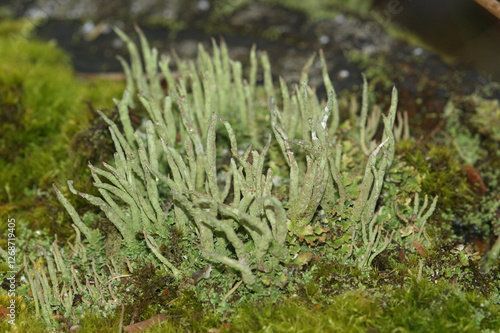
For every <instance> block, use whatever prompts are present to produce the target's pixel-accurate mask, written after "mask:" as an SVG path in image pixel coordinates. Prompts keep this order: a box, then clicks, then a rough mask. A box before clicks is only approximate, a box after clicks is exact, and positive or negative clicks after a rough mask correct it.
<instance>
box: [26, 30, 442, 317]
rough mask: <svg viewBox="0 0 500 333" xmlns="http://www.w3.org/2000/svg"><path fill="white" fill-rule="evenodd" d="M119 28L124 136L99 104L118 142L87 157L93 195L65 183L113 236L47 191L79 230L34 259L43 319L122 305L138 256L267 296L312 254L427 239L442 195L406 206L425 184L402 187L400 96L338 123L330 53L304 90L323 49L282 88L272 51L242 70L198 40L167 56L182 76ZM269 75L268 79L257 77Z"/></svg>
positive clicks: (350, 255)
mask: <svg viewBox="0 0 500 333" xmlns="http://www.w3.org/2000/svg"><path fill="white" fill-rule="evenodd" d="M116 32H117V33H118V35H119V36H120V37H121V38H122V39H123V40H124V41H125V42H126V44H127V47H128V49H129V52H130V55H131V65H129V64H128V63H127V62H126V61H125V60H124V59H121V58H120V61H121V63H122V65H123V67H124V71H125V73H126V75H127V89H126V90H125V92H124V94H123V98H122V99H121V100H120V101H116V104H117V108H118V111H119V115H120V122H121V126H122V128H123V131H121V130H120V129H119V128H118V126H117V124H116V123H115V122H113V121H112V120H110V119H109V118H108V117H107V116H106V115H104V113H102V112H101V113H100V115H101V117H102V118H103V119H104V120H105V122H106V123H107V124H108V125H109V131H110V135H111V137H112V140H113V142H114V145H115V149H116V153H115V154H114V161H113V162H112V163H109V164H108V163H103V164H102V166H94V165H92V164H89V168H90V170H91V174H92V178H93V180H94V186H95V188H97V190H98V192H99V193H100V196H94V195H91V194H88V193H83V192H80V191H78V190H77V189H75V188H74V186H73V182H72V181H68V187H69V190H70V191H71V192H72V193H73V194H76V195H79V196H81V197H83V198H84V199H86V200H87V201H88V202H90V203H91V204H93V205H95V206H98V207H99V208H100V209H101V211H102V213H103V214H104V215H105V216H106V218H107V219H108V220H109V221H110V222H111V224H112V225H113V226H114V227H115V230H117V233H116V234H117V235H119V237H118V239H116V238H112V237H110V235H109V234H108V235H107V234H105V233H104V232H103V231H102V230H99V229H92V228H90V227H89V226H88V223H86V221H85V218H84V219H83V220H82V218H81V217H80V216H79V214H78V213H77V211H76V209H75V208H74V207H73V205H72V204H71V203H70V202H69V201H68V200H67V198H66V197H65V196H64V195H63V194H62V193H61V192H60V190H59V189H58V187H60V185H57V186H56V185H54V189H55V191H56V193H57V196H58V198H59V200H60V202H61V203H62V205H63V206H64V207H65V208H66V210H67V212H68V213H69V215H70V217H71V219H72V221H73V223H74V228H75V230H76V233H77V238H76V240H75V242H74V244H72V245H71V248H72V254H71V259H69V258H65V256H66V255H67V254H65V253H64V252H62V251H59V250H58V246H57V243H54V245H53V247H52V249H51V251H50V252H49V251H45V252H44V253H43V255H44V258H45V262H46V265H47V266H46V267H47V268H46V269H44V268H43V267H42V268H40V267H39V268H38V269H33V268H30V267H31V265H30V264H29V263H28V262H27V261H26V262H25V267H26V274H27V276H28V277H29V279H30V285H31V286H32V288H33V290H34V293H33V297H34V300H35V305H36V309H37V313H40V314H41V315H42V316H44V317H45V318H46V319H47V320H50V313H51V309H52V304H54V303H58V304H61V305H62V306H63V308H64V310H63V312H64V313H65V314H66V315H67V316H70V315H72V316H75V314H76V313H78V312H80V313H81V312H82V311H84V309H85V307H84V305H81V306H79V307H76V308H75V307H73V306H72V300H73V298H74V295H83V297H84V298H85V299H86V300H87V301H88V302H87V304H92V305H91V306H93V307H96V309H98V310H99V311H106V309H110V308H113V307H114V306H115V305H116V304H117V303H118V302H119V301H118V297H117V296H116V295H115V293H116V290H115V288H116V283H117V282H118V280H119V279H120V277H121V276H125V275H128V274H131V273H133V272H134V270H136V269H137V268H138V266H137V265H138V262H139V261H142V260H145V261H147V262H148V261H149V262H154V263H156V264H159V265H163V266H164V267H165V269H166V271H168V272H169V274H171V275H172V276H173V277H174V278H176V279H178V280H182V279H184V278H185V277H186V276H195V280H196V282H197V281H199V280H200V279H210V278H211V274H212V276H214V275H215V276H218V277H219V279H221V280H222V281H223V282H222V283H223V284H224V285H228V286H229V284H230V283H231V282H230V281H233V280H234V278H235V277H236V278H237V279H241V281H242V282H244V285H245V287H246V288H247V289H248V290H249V291H251V292H257V293H259V292H262V291H263V290H264V289H265V288H267V287H269V286H273V287H277V288H281V287H283V286H285V285H286V284H287V283H288V282H289V281H290V279H292V278H293V271H294V268H293V267H295V266H298V267H300V266H302V265H304V264H305V263H307V262H308V261H309V260H311V258H312V257H313V255H314V253H315V251H316V252H318V251H319V252H321V253H322V254H323V255H326V256H328V258H335V259H336V260H338V261H340V262H343V263H344V264H349V265H354V266H356V267H358V268H360V269H369V267H370V266H371V263H372V262H373V260H374V259H375V258H376V257H377V256H378V255H379V254H380V253H382V252H383V251H384V250H385V249H387V248H388V246H390V244H391V243H404V242H410V243H416V244H418V245H419V246H420V247H423V246H429V245H430V240H429V238H428V237H427V234H426V221H427V220H428V219H429V217H430V215H431V214H432V212H433V210H434V209H435V207H436V203H437V197H436V198H434V200H432V202H431V200H428V198H427V196H425V197H424V201H423V204H421V202H420V200H419V197H418V195H416V196H415V197H414V199H413V200H411V197H410V193H409V192H411V190H414V191H418V181H416V183H412V184H408V182H407V180H406V179H404V180H403V179H401V178H400V179H399V180H398V177H401V174H402V173H406V172H411V170H409V169H408V167H407V166H406V165H405V164H404V163H403V162H401V161H397V162H394V158H395V143H396V140H401V139H402V137H403V136H404V135H403V133H406V135H407V133H408V131H407V128H406V130H405V126H406V127H407V126H408V125H407V124H405V123H404V122H403V121H402V120H401V121H400V122H399V123H398V124H397V125H395V119H396V107H397V92H396V89H393V91H392V99H391V105H390V108H389V110H388V112H387V115H385V114H382V112H380V109H379V108H378V107H376V106H375V107H373V111H372V112H369V111H370V109H371V108H370V105H369V98H368V95H369V93H368V89H367V83H366V81H365V83H364V89H363V94H362V103H361V112H360V115H359V116H358V115H357V114H356V111H357V110H356V109H357V107H356V103H355V102H352V103H351V106H350V110H351V114H350V120H349V121H346V122H344V123H341V121H340V120H341V114H340V112H341V111H340V109H341V107H340V106H339V103H338V101H337V96H336V93H335V90H334V89H333V86H332V84H331V81H330V79H329V77H328V73H327V70H326V65H325V63H324V58H323V55H322V54H320V61H321V64H322V66H323V78H324V84H325V86H326V88H327V91H329V93H328V99H327V101H326V103H325V101H320V100H319V99H318V97H317V96H316V94H315V91H314V89H312V88H311V87H309V86H307V83H306V82H307V72H308V68H309V67H310V66H311V64H312V63H313V61H314V56H313V57H311V59H310V61H309V62H308V63H307V64H306V65H305V67H304V70H303V74H302V78H301V81H302V84H301V85H299V86H296V87H295V88H294V89H292V90H291V91H289V89H288V86H287V84H286V83H285V82H284V81H283V80H280V89H275V87H274V85H273V81H272V77H271V70H270V65H269V60H268V59H267V56H266V54H265V53H261V58H260V62H261V63H262V67H260V66H259V65H258V59H257V55H256V51H255V48H254V49H252V51H251V54H250V69H249V70H248V76H247V77H248V79H244V78H243V70H242V66H241V64H240V63H239V62H236V61H232V60H231V59H230V58H229V55H228V50H227V48H226V47H225V45H224V43H222V44H221V47H219V46H217V44H216V43H215V42H214V43H213V56H210V55H209V54H208V53H207V52H206V51H205V50H204V49H203V48H202V47H200V49H199V54H198V59H197V62H196V64H194V63H192V62H185V61H182V60H180V59H178V58H177V57H176V56H175V55H174V57H175V60H176V67H177V73H175V74H174V73H173V72H172V71H171V69H170V67H169V62H170V58H168V57H166V58H163V59H161V60H160V61H158V52H157V50H156V49H154V48H153V49H151V48H150V47H149V45H148V42H147V40H146V39H145V38H144V36H143V35H142V33H141V32H140V31H139V36H140V42H141V51H142V56H141V52H140V51H139V50H138V49H137V47H136V45H135V44H134V43H133V42H132V41H131V40H130V39H129V38H128V37H127V36H126V35H125V34H123V33H122V32H121V31H120V30H116ZM159 73H160V74H159ZM261 73H262V75H263V77H264V85H263V87H260V86H258V85H257V83H256V82H257V77H258V75H260V74H261ZM162 80H164V81H165V83H166V87H167V88H166V89H165V88H164V87H163V86H162ZM257 96H264V98H257ZM130 109H135V110H143V111H144V113H145V114H146V115H147V118H148V119H147V120H145V121H144V122H143V125H142V126H141V127H139V128H136V129H134V128H133V127H132V123H131V120H130V117H129V110H130ZM380 117H382V118H383V132H382V136H381V138H379V142H378V143H376V141H375V140H374V138H375V135H376V132H377V129H378V127H379V120H380ZM268 155H271V156H273V158H272V159H271V160H270V159H269V157H268ZM402 178H406V176H403V177H402ZM387 180H389V182H387ZM405 182H406V183H405ZM403 183H405V184H406V185H405V186H401V185H402V184H403ZM410 189H411V190H410ZM381 203H382V204H381ZM174 232H176V233H177V234H180V235H183V240H182V241H183V243H184V246H185V248H186V249H187V250H186V252H185V253H184V255H183V256H182V258H178V257H175V256H172V255H171V252H168V251H165V246H168V245H169V244H171V241H172V239H171V235H172V234H173V233H174ZM80 233H81V234H83V236H85V241H83V240H82V239H81V238H80ZM105 242H106V244H108V245H109V243H110V242H112V243H114V244H115V245H116V244H117V246H111V247H110V246H107V247H106V249H107V255H108V257H109V259H102V258H103V257H104V253H103V252H104V251H105V250H104V249H105V246H104V244H105ZM110 248H112V249H113V250H110ZM77 262H78V263H79V264H78V266H79V267H80V268H79V269H77V268H76V267H75V266H76V265H77ZM82 262H83V265H82V264H81V263H82ZM120 263H122V264H120ZM46 270H47V272H46ZM200 272H201V273H200ZM91 281H92V282H91ZM238 285H239V284H238ZM230 293H231V291H230V292H228V294H227V296H229V295H230ZM225 299H227V297H224V298H222V302H224V301H225ZM110 302H111V303H110Z"/></svg>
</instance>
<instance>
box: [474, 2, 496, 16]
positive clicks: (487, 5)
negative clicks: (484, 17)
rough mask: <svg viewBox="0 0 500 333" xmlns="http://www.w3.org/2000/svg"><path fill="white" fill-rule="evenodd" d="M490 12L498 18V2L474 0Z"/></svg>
mask: <svg viewBox="0 0 500 333" xmlns="http://www.w3.org/2000/svg"><path fill="white" fill-rule="evenodd" d="M474 1H475V2H477V3H478V4H480V5H481V6H483V8H485V9H486V10H487V11H489V12H490V13H491V14H493V15H495V16H496V17H497V18H498V19H500V2H498V1H497V0H474Z"/></svg>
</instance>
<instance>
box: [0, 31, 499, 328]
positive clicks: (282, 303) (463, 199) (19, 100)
mask: <svg viewBox="0 0 500 333" xmlns="http://www.w3.org/2000/svg"><path fill="white" fill-rule="evenodd" d="M21 27H22V26H21ZM19 31H20V30H19V23H17V22H7V23H2V25H0V32H3V35H1V34H0V50H1V51H0V55H1V56H2V63H0V69H1V70H0V108H1V115H2V122H1V124H2V131H3V133H4V135H3V137H2V139H1V141H0V148H1V150H0V154H2V162H1V163H2V164H1V165H0V177H2V178H1V181H0V183H1V184H2V186H3V188H2V189H0V202H1V204H0V217H1V219H2V227H1V228H2V232H3V231H4V230H3V229H4V228H5V226H4V223H5V221H6V220H7V218H8V217H12V216H15V218H16V220H18V239H19V240H20V243H19V245H18V246H20V245H22V244H23V243H24V244H26V245H27V244H28V243H29V242H32V243H38V244H42V245H43V246H45V245H46V244H48V243H49V242H50V241H51V240H52V235H54V234H58V236H59V239H60V240H61V239H63V240H65V239H66V238H67V237H69V235H70V234H72V229H71V228H70V227H69V225H68V223H67V220H68V219H67V216H66V215H65V213H64V212H63V208H62V207H61V205H60V204H59V202H58V201H57V200H56V199H55V196H54V194H53V192H52V190H51V189H50V184H52V183H53V182H56V183H60V184H62V183H64V182H65V180H66V179H74V180H75V183H76V184H75V187H77V188H79V189H82V190H83V191H85V192H90V191H92V189H91V186H90V185H89V181H88V179H89V173H88V169H87V167H86V164H87V160H89V161H91V162H92V163H93V164H98V163H99V162H101V161H103V160H109V157H110V155H111V153H112V152H113V146H112V144H111V141H110V139H109V134H108V132H107V126H106V125H105V124H104V123H103V121H102V120H100V119H97V118H96V117H95V113H94V112H93V109H103V108H104V109H106V108H109V109H111V108H112V102H111V101H112V97H119V96H120V94H121V92H122V90H123V87H124V85H123V83H110V82H109V81H102V80H91V81H84V82H83V81H80V80H78V79H76V78H75V75H74V73H73V72H72V70H71V65H70V61H69V59H68V58H67V56H66V55H65V54H64V53H62V52H61V51H60V50H59V49H58V48H57V47H56V46H55V45H53V44H50V43H49V44H47V43H42V42H38V41H35V40H31V39H27V38H19V37H17V38H15V39H14V40H13V39H12V35H11V36H10V37H9V34H11V33H12V32H15V33H19ZM2 36H3V37H2ZM21 37H22V35H21ZM12 43H15V45H16V47H12ZM19 59H21V60H19ZM61 59H62V61H61ZM113 112H114V111H112V110H109V112H108V113H110V114H111V117H113ZM115 116H116V114H115ZM490 145H493V146H495V145H494V144H493V143H490ZM416 147H418V148H419V149H416ZM495 147H496V146H495ZM420 148H422V145H420V144H418V143H415V142H406V143H403V144H401V145H400V147H399V155H400V161H401V163H403V164H404V165H403V166H402V167H404V169H405V170H406V171H405V173H402V174H404V175H407V174H409V173H411V172H415V170H416V171H417V172H418V175H419V177H420V178H421V182H420V183H419V184H418V186H421V188H422V190H423V192H424V193H427V194H429V195H430V196H433V195H435V194H436V195H439V196H440V198H441V199H440V200H442V201H440V203H441V202H442V203H443V204H442V206H441V207H442V208H441V210H442V211H441V212H440V214H441V215H440V214H437V215H438V216H439V215H440V216H444V217H443V218H442V219H441V223H436V224H435V225H432V226H431V227H432V228H433V229H432V231H431V232H430V233H431V235H432V236H433V239H436V243H435V245H434V246H433V247H431V248H426V249H422V247H421V245H420V246H418V245H415V244H407V245H406V246H404V247H403V246H397V247H396V246H394V247H391V248H390V249H389V250H387V251H384V252H383V253H382V254H381V255H380V256H379V257H377V259H376V260H375V261H374V263H373V266H374V267H373V269H372V270H370V271H361V270H359V269H357V268H353V267H348V266H345V265H342V264H340V263H339V262H337V261H336V260H333V259H328V246H327V245H321V246H317V247H316V248H315V251H314V254H313V256H312V257H311V260H310V261H309V262H308V263H307V264H303V265H294V266H290V267H289V269H290V270H293V271H294V276H293V277H294V278H293V279H292V280H290V282H289V283H288V284H287V285H286V286H285V288H283V289H282V290H281V291H278V290H277V289H272V293H271V294H269V295H264V294H261V295H252V294H250V293H248V292H247V291H246V290H245V289H244V287H243V286H241V287H240V288H238V289H236V291H235V292H234V293H233V294H232V295H230V296H229V297H228V298H227V302H222V298H223V296H224V295H226V294H227V293H228V291H229V289H230V287H231V286H230V285H227V284H224V285H221V284H220V283H219V282H220V281H218V280H217V276H215V277H214V279H213V281H205V280H202V281H201V282H200V283H199V284H194V283H192V281H180V282H175V281H173V279H171V278H170V277H169V276H168V274H167V273H166V272H165V271H163V270H161V269H158V268H155V267H152V266H148V265H146V266H142V267H141V269H138V270H137V271H136V272H137V273H135V274H133V275H132V276H130V277H126V278H123V279H122V280H121V284H120V288H121V294H122V295H121V298H122V300H123V304H124V308H123V315H124V320H123V323H125V325H126V324H128V323H130V321H131V320H132V319H134V321H135V322H139V321H141V320H145V319H148V318H150V317H152V316H153V315H155V314H157V313H160V312H166V313H167V321H166V322H164V323H162V324H161V325H160V326H157V327H154V328H152V329H150V330H149V331H150V332H179V331H189V332H207V331H208V330H210V329H211V330H212V332H218V331H217V330H219V331H220V332H224V331H228V332H248V331H252V332H289V331H295V332H340V331H349V332H358V331H359V332H391V331H400V332H428V331H429V330H432V331H435V332H451V331H456V332H478V331H485V332H488V331H490V332H494V331H496V330H498V329H500V319H499V318H500V289H499V286H498V281H499V279H500V271H499V269H498V268H494V269H492V270H491V271H490V272H489V273H484V272H482V271H481V270H480V267H479V258H478V257H477V255H474V251H473V250H472V249H470V248H467V247H460V245H461V243H462V241H463V240H461V239H454V237H453V235H452V232H451V231H450V229H451V226H450V221H451V219H450V218H446V215H445V214H446V212H449V211H453V212H456V211H455V210H454V207H455V206H457V205H458V204H457V202H458V203H460V205H462V204H463V203H470V207H475V206H474V203H477V202H479V201H478V200H479V199H478V196H477V195H476V194H474V191H473V188H472V187H471V186H470V184H469V183H468V180H467V175H466V172H465V171H464V170H463V168H461V164H460V162H459V161H458V158H457V157H456V156H455V155H453V154H452V153H450V152H449V147H447V146H445V145H444V144H443V143H442V142H441V143H439V144H428V145H427V146H425V147H423V148H424V149H423V150H420ZM68 156H69V157H70V158H68ZM350 156H351V157H350V158H351V159H353V155H350ZM493 161H494V162H495V163H497V159H493ZM345 163H351V164H355V161H354V160H348V159H347V160H346V161H345ZM482 168H484V169H485V170H486V169H487V166H485V165H483V166H482ZM16 177H17V178H16ZM492 181H493V180H492ZM395 184H399V183H398V182H396V183H395ZM449 184H453V187H452V189H453V191H450V190H449V189H450V187H449ZM405 186H407V187H408V188H413V187H412V186H417V185H415V184H406V185H405ZM390 190H391V189H390V187H388V188H387V191H390ZM408 191H410V190H408ZM68 197H70V198H71V197H72V196H68ZM73 200H77V199H73ZM75 206H76V207H79V210H81V212H82V213H83V212H84V211H92V210H94V211H96V210H95V208H93V207H91V206H89V205H88V204H86V203H85V202H84V201H83V200H82V201H80V202H75ZM470 211H471V210H470V209H469V211H460V213H461V214H466V213H468V212H470ZM96 212H97V211H96ZM94 220H96V219H95V218H94ZM438 220H439V219H438ZM35 230H39V231H41V232H40V233H39V234H36V233H34V231H35ZM68 230H71V232H69V231H68ZM23 238H24V240H23ZM0 245H1V246H2V247H5V244H3V243H2V244H0ZM168 245H169V248H168V249H165V251H167V250H168V251H169V252H170V254H169V256H171V257H176V256H179V255H180V253H182V242H180V243H176V242H174V241H171V242H170V243H169V244H168ZM27 248H28V246H27ZM165 255H167V254H165ZM18 260H20V258H19V259H18ZM26 288H27V285H26V284H24V285H23V286H22V287H21V288H20V289H19V290H18V294H19V295H22V294H24V295H28V294H29V290H27V289H26ZM0 297H1V298H2V302H3V301H5V300H6V299H7V297H6V295H5V291H3V290H2V294H1V296H0ZM27 299H28V298H27V297H21V298H19V300H18V309H19V311H18V313H17V315H18V318H17V319H16V331H17V332H46V331H47V327H46V326H45V324H44V323H43V322H42V320H41V319H39V318H36V317H35V315H34V305H33V304H32V303H29V302H28V301H27ZM2 304H3V303H2ZM57 316H58V314H57V313H55V314H54V318H58V317H57ZM121 316H122V308H121V307H117V308H116V309H115V311H114V313H113V314H112V315H110V316H108V317H106V318H104V317H102V316H99V315H98V314H96V313H90V312H89V313H86V314H85V316H83V317H82V318H80V319H81V321H80V323H79V326H80V327H81V331H82V332H109V331H110V328H112V329H114V330H117V329H118V327H119V325H120V321H121ZM73 324H74V323H73V322H71V321H69V320H68V319H67V318H66V319H65V318H59V326H60V328H62V329H63V330H68V329H69V328H70V326H71V325H73ZM9 328H10V326H9V324H7V323H6V322H5V321H2V323H0V330H4V329H5V330H7V329H9Z"/></svg>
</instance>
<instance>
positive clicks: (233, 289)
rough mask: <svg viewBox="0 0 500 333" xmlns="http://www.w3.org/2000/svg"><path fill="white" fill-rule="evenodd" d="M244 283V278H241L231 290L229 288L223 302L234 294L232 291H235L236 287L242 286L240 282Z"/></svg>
mask: <svg viewBox="0 0 500 333" xmlns="http://www.w3.org/2000/svg"><path fill="white" fill-rule="evenodd" d="M242 283H243V280H240V282H238V283H237V284H236V285H235V286H234V287H233V288H231V290H229V292H228V293H227V294H226V295H224V297H222V303H224V302H225V301H226V300H227V298H228V297H229V296H231V294H232V293H234V291H235V290H236V289H238V287H239V286H240V284H242Z"/></svg>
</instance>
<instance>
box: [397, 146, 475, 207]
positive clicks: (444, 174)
mask: <svg viewBox="0 0 500 333" xmlns="http://www.w3.org/2000/svg"><path fill="white" fill-rule="evenodd" d="M400 148H401V151H403V152H405V159H406V161H407V162H408V163H409V164H410V165H411V166H413V167H414V168H415V169H417V171H418V173H419V174H420V177H421V179H422V191H423V192H424V193H426V194H427V195H429V196H435V195H439V208H438V210H439V211H446V210H449V209H451V208H453V209H457V208H458V207H457V206H456V204H457V202H460V203H461V205H464V204H466V203H471V202H474V200H476V197H475V195H474V193H473V192H472V191H471V189H470V186H469V185H468V183H467V175H466V174H467V171H466V170H465V169H464V168H463V167H462V165H461V164H460V163H459V161H457V160H456V158H455V157H454V154H453V150H452V149H450V148H449V147H445V146H440V145H436V144H433V143H430V144H428V145H426V146H425V147H421V148H422V149H418V148H416V146H415V144H413V143H407V144H406V145H402V146H400Z"/></svg>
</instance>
